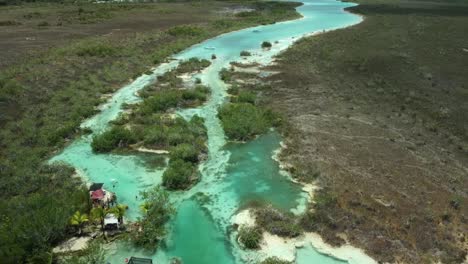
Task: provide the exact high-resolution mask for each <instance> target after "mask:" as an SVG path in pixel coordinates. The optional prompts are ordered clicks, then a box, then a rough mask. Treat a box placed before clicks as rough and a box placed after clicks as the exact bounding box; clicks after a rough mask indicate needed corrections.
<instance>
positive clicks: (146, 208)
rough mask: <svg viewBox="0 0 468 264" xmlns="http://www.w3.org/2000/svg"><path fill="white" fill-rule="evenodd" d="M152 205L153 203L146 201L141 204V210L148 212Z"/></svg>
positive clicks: (144, 212)
mask: <svg viewBox="0 0 468 264" xmlns="http://www.w3.org/2000/svg"><path fill="white" fill-rule="evenodd" d="M150 207H151V204H150V203H149V202H144V203H142V204H141V205H140V210H141V212H142V213H143V214H146V213H148V210H149V208H150Z"/></svg>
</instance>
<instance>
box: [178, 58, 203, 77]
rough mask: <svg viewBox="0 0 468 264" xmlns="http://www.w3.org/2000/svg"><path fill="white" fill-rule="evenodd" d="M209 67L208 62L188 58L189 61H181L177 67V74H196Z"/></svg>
mask: <svg viewBox="0 0 468 264" xmlns="http://www.w3.org/2000/svg"><path fill="white" fill-rule="evenodd" d="M210 65H211V62H210V61H209V60H205V59H201V60H200V59H198V58H190V59H189V60H186V61H183V62H181V63H180V64H179V66H178V67H177V72H178V73H187V72H196V71H201V70H203V69H204V68H206V67H208V66H210Z"/></svg>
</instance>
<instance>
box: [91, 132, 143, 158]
mask: <svg viewBox="0 0 468 264" xmlns="http://www.w3.org/2000/svg"><path fill="white" fill-rule="evenodd" d="M135 142H136V138H135V136H134V135H133V134H132V132H131V131H130V130H128V129H126V128H123V127H120V126H114V127H113V128H112V129H111V130H108V131H106V132H104V133H102V134H100V135H96V136H94V137H93V142H91V147H92V148H93V151H95V152H109V151H111V150H113V149H115V148H118V147H126V146H128V145H129V144H133V143H135Z"/></svg>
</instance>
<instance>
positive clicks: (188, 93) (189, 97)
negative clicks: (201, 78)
mask: <svg viewBox="0 0 468 264" xmlns="http://www.w3.org/2000/svg"><path fill="white" fill-rule="evenodd" d="M209 93H210V88H208V87H206V86H203V85H197V87H195V89H189V90H184V91H183V93H182V98H183V99H184V100H186V101H193V100H197V101H199V102H205V101H206V99H207V95H208V94H209Z"/></svg>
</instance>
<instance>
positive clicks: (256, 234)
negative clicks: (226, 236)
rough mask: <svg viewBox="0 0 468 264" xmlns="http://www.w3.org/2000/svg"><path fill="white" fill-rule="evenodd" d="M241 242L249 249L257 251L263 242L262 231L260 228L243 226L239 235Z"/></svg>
mask: <svg viewBox="0 0 468 264" xmlns="http://www.w3.org/2000/svg"><path fill="white" fill-rule="evenodd" d="M238 239H239V242H241V243H242V245H244V246H245V247H246V248H248V249H257V248H259V247H260V242H261V240H262V231H261V229H260V228H258V227H248V226H241V227H240V229H239V234H238Z"/></svg>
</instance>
